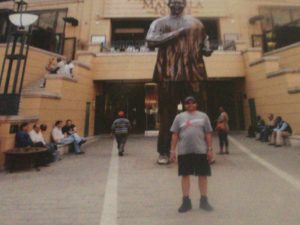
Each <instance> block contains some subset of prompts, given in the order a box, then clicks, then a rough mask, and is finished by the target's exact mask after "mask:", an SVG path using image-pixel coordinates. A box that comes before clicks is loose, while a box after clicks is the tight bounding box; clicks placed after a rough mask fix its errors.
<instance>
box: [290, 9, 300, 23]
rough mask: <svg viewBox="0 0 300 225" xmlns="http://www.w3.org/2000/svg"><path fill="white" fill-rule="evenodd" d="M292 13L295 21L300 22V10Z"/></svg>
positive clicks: (293, 10) (294, 10)
mask: <svg viewBox="0 0 300 225" xmlns="http://www.w3.org/2000/svg"><path fill="white" fill-rule="evenodd" d="M291 12H292V19H293V21H295V20H300V8H297V9H292V10H291Z"/></svg>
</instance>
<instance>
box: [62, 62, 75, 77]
mask: <svg viewBox="0 0 300 225" xmlns="http://www.w3.org/2000/svg"><path fill="white" fill-rule="evenodd" d="M72 69H74V64H73V63H69V64H66V65H65V71H64V72H65V75H67V76H69V77H72V75H73V74H72Z"/></svg>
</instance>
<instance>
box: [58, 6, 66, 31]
mask: <svg viewBox="0 0 300 225" xmlns="http://www.w3.org/2000/svg"><path fill="white" fill-rule="evenodd" d="M66 16H67V12H66V11H60V12H58V17H57V25H56V33H63V32H64V27H65V21H64V20H63V18H64V17H66Z"/></svg>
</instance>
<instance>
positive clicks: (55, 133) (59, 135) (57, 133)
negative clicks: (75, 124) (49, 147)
mask: <svg viewBox="0 0 300 225" xmlns="http://www.w3.org/2000/svg"><path fill="white" fill-rule="evenodd" d="M52 138H53V140H54V141H55V142H56V143H58V142H60V141H61V140H62V139H64V138H65V136H64V134H63V132H62V130H61V128H58V127H54V128H53V130H52Z"/></svg>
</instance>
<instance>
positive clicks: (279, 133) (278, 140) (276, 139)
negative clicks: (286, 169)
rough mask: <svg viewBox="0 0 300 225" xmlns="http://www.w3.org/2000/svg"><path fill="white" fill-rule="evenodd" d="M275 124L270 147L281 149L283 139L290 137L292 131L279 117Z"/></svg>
mask: <svg viewBox="0 0 300 225" xmlns="http://www.w3.org/2000/svg"><path fill="white" fill-rule="evenodd" d="M276 124H277V126H276V127H275V128H274V129H273V133H272V136H271V142H270V145H275V146H276V147H281V146H282V145H283V140H284V138H287V137H289V136H290V135H292V133H293V131H292V128H291V126H290V125H289V124H288V123H287V122H285V121H284V120H283V119H282V118H281V117H280V116H279V117H277V118H276Z"/></svg>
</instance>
